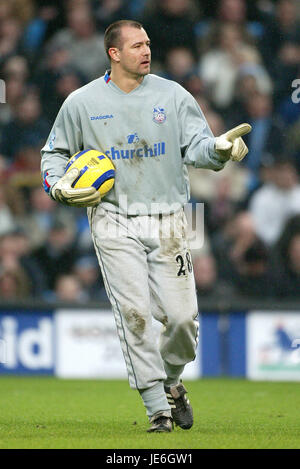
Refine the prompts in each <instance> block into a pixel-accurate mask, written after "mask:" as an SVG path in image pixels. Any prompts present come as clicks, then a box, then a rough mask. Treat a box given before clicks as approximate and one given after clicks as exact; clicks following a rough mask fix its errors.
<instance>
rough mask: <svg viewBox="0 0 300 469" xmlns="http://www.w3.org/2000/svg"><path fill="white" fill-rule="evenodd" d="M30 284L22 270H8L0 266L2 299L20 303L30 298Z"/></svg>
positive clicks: (0, 292) (0, 295)
mask: <svg viewBox="0 0 300 469" xmlns="http://www.w3.org/2000/svg"><path fill="white" fill-rule="evenodd" d="M30 297H31V295H30V288H29V283H28V279H27V277H26V275H25V274H24V271H23V270H22V269H19V268H18V269H7V268H3V267H1V265H0V298H1V300H2V302H3V301H18V300H24V299H26V298H30Z"/></svg>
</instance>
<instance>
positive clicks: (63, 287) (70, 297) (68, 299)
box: [45, 274, 88, 304]
mask: <svg viewBox="0 0 300 469" xmlns="http://www.w3.org/2000/svg"><path fill="white" fill-rule="evenodd" d="M45 298H46V299H47V300H48V301H56V302H62V303H81V304H82V303H86V302H87V301H88V297H87V295H86V292H85V291H84V289H83V288H82V285H81V284H80V282H79V280H78V278H77V277H76V276H75V275H72V274H64V275H59V276H58V277H57V279H56V281H55V289H54V295H45Z"/></svg>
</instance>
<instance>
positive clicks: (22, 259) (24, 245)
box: [0, 228, 45, 298]
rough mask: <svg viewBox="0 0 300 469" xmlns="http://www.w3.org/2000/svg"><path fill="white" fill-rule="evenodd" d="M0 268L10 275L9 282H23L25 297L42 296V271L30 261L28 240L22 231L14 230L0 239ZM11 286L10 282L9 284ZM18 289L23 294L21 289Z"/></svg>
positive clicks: (43, 284) (32, 260)
mask: <svg viewBox="0 0 300 469" xmlns="http://www.w3.org/2000/svg"><path fill="white" fill-rule="evenodd" d="M0 268H2V270H3V272H4V273H5V274H6V273H10V274H12V276H10V275H9V276H8V278H9V279H10V280H12V279H13V278H15V280H16V281H17V280H18V279H19V280H20V281H21V280H22V281H24V294H25V293H26V295H27V296H29V295H30V296H31V297H38V296H40V295H41V294H42V292H43V290H44V288H45V283H44V276H43V271H42V270H41V269H40V268H39V267H38V265H37V263H36V262H35V261H34V259H32V257H31V250H30V243H29V239H28V237H27V236H26V234H25V233H24V232H23V231H22V230H19V229H18V228H16V229H14V231H12V232H9V233H7V234H5V235H3V236H2V237H1V238H0ZM5 278H6V277H5ZM11 284H13V282H12V281H11V282H9V285H11ZM20 289H21V292H23V289H22V287H20ZM17 298H19V295H17Z"/></svg>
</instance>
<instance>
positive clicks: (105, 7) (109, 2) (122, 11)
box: [92, 0, 131, 31]
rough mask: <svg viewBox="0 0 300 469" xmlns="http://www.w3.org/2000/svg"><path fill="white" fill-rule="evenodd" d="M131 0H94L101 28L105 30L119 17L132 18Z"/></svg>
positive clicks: (94, 8)
mask: <svg viewBox="0 0 300 469" xmlns="http://www.w3.org/2000/svg"><path fill="white" fill-rule="evenodd" d="M128 3H130V2H128V1H127V2H124V1H123V0H94V1H93V3H92V5H93V11H94V15H95V17H96V20H97V25H98V27H99V28H100V30H102V31H105V30H106V28H107V27H108V26H109V25H110V24H111V23H114V22H115V21H118V20H119V19H121V18H123V19H125V18H127V19H130V17H131V15H130V6H129V5H128Z"/></svg>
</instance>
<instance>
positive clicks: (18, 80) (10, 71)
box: [0, 55, 29, 140]
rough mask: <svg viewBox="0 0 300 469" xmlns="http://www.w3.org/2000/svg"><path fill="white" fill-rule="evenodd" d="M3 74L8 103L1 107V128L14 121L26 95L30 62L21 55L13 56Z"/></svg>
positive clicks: (7, 62) (4, 67)
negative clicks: (21, 100)
mask: <svg viewBox="0 0 300 469" xmlns="http://www.w3.org/2000/svg"><path fill="white" fill-rule="evenodd" d="M2 73H3V75H2V76H3V79H4V81H5V91H6V93H5V94H6V103H1V106H0V126H3V125H5V124H8V123H9V122H10V121H11V120H12V119H13V116H14V113H15V112H16V107H17V104H18V102H19V101H20V99H21V98H22V96H24V94H25V88H26V81H27V80H28V78H29V66H28V62H27V60H26V59H25V58H24V57H23V56H21V55H13V56H12V57H11V58H9V59H8V60H7V61H6V62H5V64H4V66H3V68H2ZM0 140H1V139H0Z"/></svg>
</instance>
